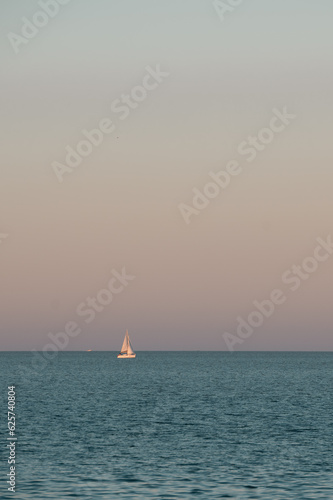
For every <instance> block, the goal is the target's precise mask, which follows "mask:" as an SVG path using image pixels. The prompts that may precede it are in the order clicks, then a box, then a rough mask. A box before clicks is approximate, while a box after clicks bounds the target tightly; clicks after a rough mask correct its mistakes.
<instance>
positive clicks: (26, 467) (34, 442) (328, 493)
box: [0, 352, 333, 500]
mask: <svg viewBox="0 0 333 500" xmlns="http://www.w3.org/2000/svg"><path fill="white" fill-rule="evenodd" d="M30 360H31V354H30V353H0V380H1V393H2V398H3V401H2V403H3V404H2V411H1V422H0V426H1V429H2V431H3V432H2V436H3V438H2V443H3V445H2V447H1V492H0V498H1V499H7V498H15V499H17V500H30V499H31V500H35V499H44V500H50V499H52V500H53V499H54V500H67V499H73V498H78V499H82V500H86V499H91V500H99V499H103V500H104V499H105V500H110V499H146V500H149V499H177V500H178V499H179V500H181V499H195V498H198V499H200V498H202V499H215V498H229V499H232V498H235V499H267V500H272V499H281V500H286V499H300V500H306V499H309V500H310V499H311V500H313V499H332V498H333V476H332V464H333V459H332V457H333V446H332V431H333V413H332V387H333V384H332V378H333V370H332V366H333V365H332V362H333V355H332V354H331V353H221V352H218V353H211V352H151V353H148V352H139V353H138V355H137V358H136V359H135V360H118V359H116V353H113V352H91V353H86V352H67V353H66V352H65V353H59V354H58V355H57V357H56V358H55V359H54V360H53V361H52V362H50V363H49V364H48V366H47V367H46V368H45V369H44V370H42V371H41V372H40V373H39V374H38V375H35V376H33V377H31V378H29V377H26V379H25V380H21V379H18V378H17V377H15V375H14V373H15V370H18V369H19V367H20V366H28V365H29V362H30ZM13 383H16V386H17V387H16V390H17V428H18V432H17V436H18V443H17V458H18V462H17V493H16V494H12V493H11V494H7V493H6V489H7V486H6V484H5V481H6V474H7V472H8V466H7V464H6V460H7V451H6V448H5V446H6V437H7V430H6V418H7V415H6V406H5V405H6V398H7V386H8V385H9V384H13ZM4 450H5V451H4Z"/></svg>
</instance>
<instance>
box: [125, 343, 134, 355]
mask: <svg viewBox="0 0 333 500" xmlns="http://www.w3.org/2000/svg"><path fill="white" fill-rule="evenodd" d="M127 354H134V352H133V349H132V346H131V342H128V347H127Z"/></svg>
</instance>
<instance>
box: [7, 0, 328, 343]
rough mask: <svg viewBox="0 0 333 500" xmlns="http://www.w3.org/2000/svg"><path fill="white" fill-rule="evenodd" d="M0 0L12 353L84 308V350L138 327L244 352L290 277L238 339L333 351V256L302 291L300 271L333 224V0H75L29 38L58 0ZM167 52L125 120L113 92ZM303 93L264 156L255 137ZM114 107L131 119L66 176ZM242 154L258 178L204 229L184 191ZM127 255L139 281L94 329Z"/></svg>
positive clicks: (139, 334)
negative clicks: (29, 25)
mask: <svg viewBox="0 0 333 500" xmlns="http://www.w3.org/2000/svg"><path fill="white" fill-rule="evenodd" d="M226 3H228V2H227V0H226ZM0 9H1V20H2V23H1V28H0V55H1V72H2V76H1V93H0V98H1V127H2V131H1V137H2V145H1V152H2V155H1V156H2V160H1V196H0V214H1V216H0V270H1V292H0V334H1V347H0V349H2V350H30V349H37V350H42V349H43V347H44V346H45V344H46V343H47V342H49V339H48V334H49V333H50V332H53V333H56V332H60V331H62V330H63V328H64V325H65V324H66V323H67V322H68V321H75V322H77V323H78V324H79V325H80V327H81V328H82V333H81V334H80V335H78V336H77V337H75V338H73V339H71V340H70V342H69V345H68V346H67V348H68V349H70V350H81V349H96V350H98V349H100V350H104V349H105V350H118V349H120V347H121V343H122V340H123V336H124V333H125V330H126V328H128V330H129V333H130V336H131V339H132V343H133V346H134V349H135V350H148V349H151V350H226V349H227V345H226V343H225V340H224V337H223V334H224V333H225V332H230V333H235V331H236V327H237V317H238V316H242V317H243V318H246V317H247V316H248V315H249V314H250V313H251V311H253V310H254V305H253V301H256V300H257V301H262V300H264V299H267V298H268V297H269V295H270V293H271V291H272V290H273V289H276V288H279V289H281V290H282V291H283V293H284V294H285V296H286V300H285V302H284V303H283V304H282V305H279V306H278V307H276V310H275V311H274V313H273V314H272V316H271V317H270V318H267V319H266V320H265V321H264V324H263V325H262V326H261V327H259V328H256V329H255V331H254V333H253V335H251V336H250V337H249V338H247V339H246V340H245V341H244V342H243V343H242V344H239V345H238V346H237V349H238V350H332V347H333V335H332V305H331V297H332V291H333V290H332V282H333V281H332V277H333V255H331V256H330V258H328V259H327V260H326V261H323V262H321V263H320V264H319V266H318V269H317V270H316V271H315V272H314V273H313V274H312V275H311V276H310V277H309V279H304V280H303V281H302V283H301V285H300V287H299V289H298V290H296V291H294V292H293V291H291V290H290V285H287V284H285V283H283V282H282V279H281V277H282V275H283V274H284V273H285V272H286V271H288V270H289V269H291V268H292V266H293V265H294V264H301V263H302V261H303V260H304V259H305V258H307V257H311V256H313V253H314V249H315V248H316V246H317V245H318V243H317V242H316V239H317V238H318V237H321V238H323V239H326V238H327V237H328V236H329V235H330V234H332V235H333V225H332V214H333V196H332V186H333V169H332V126H331V122H332V115H333V100H332V88H333V81H332V80H333V78H332V76H333V73H332V64H331V63H332V49H333V32H332V15H333V2H332V1H331V0H320V1H317V2H315V1H313V0H293V1H290V0H279V1H276V0H251V1H248V0H244V2H243V3H242V4H241V5H239V6H238V7H235V8H234V10H233V11H232V12H229V13H228V14H226V16H225V19H224V20H223V21H222V20H221V19H220V17H219V16H218V13H217V11H216V9H215V8H214V5H213V1H210V0H207V1H206V0H164V1H163V0H160V1H156V0H140V1H138V0H112V1H110V0H94V1H89V0H72V1H70V2H69V3H68V4H67V5H62V6H61V7H60V8H59V12H58V13H57V14H56V15H55V16H54V18H53V19H51V20H50V21H49V22H48V23H47V24H46V25H45V26H44V27H41V28H38V30H39V31H38V33H37V34H36V35H35V36H34V37H32V38H31V39H29V40H27V43H20V44H19V47H18V53H15V51H14V48H13V45H12V43H11V41H10V40H9V38H8V34H9V33H15V34H17V35H19V34H21V30H22V26H23V24H24V22H25V21H23V20H22V18H27V19H28V20H32V19H33V17H34V15H35V14H36V12H38V11H40V10H41V7H40V6H39V3H38V2H37V1H33V0H25V1H19V0H14V1H13V0H2V2H1V7H0ZM37 19H38V17H37ZM39 19H41V22H43V17H42V18H39ZM157 65H159V66H160V68H161V71H164V72H167V73H169V76H168V77H167V78H165V79H164V81H163V82H162V83H161V84H159V85H158V87H157V88H156V89H154V90H151V91H148V92H147V97H146V99H144V100H143V101H142V102H140V103H139V105H138V106H137V107H136V108H135V109H132V110H131V111H130V114H129V116H128V117H127V118H126V119H124V120H121V119H120V115H119V114H118V115H117V114H116V113H115V112H113V111H112V110H111V105H112V103H113V102H114V101H115V100H116V99H118V98H121V95H122V94H129V93H131V91H132V89H133V88H134V87H136V86H138V85H141V84H142V81H143V78H144V77H145V75H146V74H147V70H146V67H147V66H150V67H151V68H156V66H157ZM151 81H152V80H150V82H151ZM284 107H286V108H287V110H288V112H289V113H290V114H293V115H295V116H296V118H294V119H293V120H291V123H290V124H289V125H288V126H286V127H285V130H284V131H283V132H281V133H276V134H275V135H274V138H273V140H272V141H271V142H270V143H269V144H267V145H266V146H265V147H264V148H263V150H262V151H258V154H257V156H256V158H255V159H254V161H252V162H247V159H246V156H244V155H243V156H242V155H241V154H240V153H239V152H238V147H239V144H240V143H242V142H243V141H245V140H247V138H248V137H249V136H257V135H258V132H259V131H260V130H261V129H262V128H264V127H267V126H268V125H269V123H270V120H271V118H272V117H273V111H272V110H273V109H274V108H277V109H279V110H282V109H283V108H284ZM104 118H110V119H111V120H112V121H113V122H114V126H115V130H114V132H112V133H110V134H108V135H105V137H104V140H103V142H102V144H100V145H99V146H95V147H93V148H92V152H91V154H90V155H89V156H87V157H85V158H83V160H82V162H81V163H80V165H78V166H77V167H75V169H74V170H73V171H72V172H71V173H66V174H64V176H63V182H61V183H60V182H59V181H58V179H57V176H56V174H55V171H54V168H53V166H52V164H53V162H55V161H57V162H59V163H62V164H64V162H65V156H66V151H65V148H66V146H71V147H73V148H75V147H76V146H77V144H78V143H79V141H81V140H83V139H84V136H83V135H82V130H83V129H87V130H91V129H95V128H96V127H97V126H98V124H99V122H100V121H101V120H102V119H104ZM230 160H237V162H238V163H239V164H240V165H241V167H242V172H241V174H240V175H238V176H235V177H234V178H232V181H231V182H230V185H229V186H228V187H227V188H226V189H225V190H221V192H220V194H219V195H218V196H217V197H216V198H215V199H212V200H211V201H210V202H209V204H208V206H207V207H206V208H205V209H203V210H202V211H200V213H198V214H194V215H192V217H191V218H190V223H189V224H186V223H185V221H184V218H183V217H182V214H181V213H180V209H179V205H180V204H181V203H184V204H187V205H192V198H193V196H194V194H193V188H198V189H199V190H201V191H202V189H203V188H204V186H205V185H206V184H207V182H210V181H211V179H210V177H209V172H211V171H214V172H218V171H220V170H221V169H225V167H226V165H227V163H228V162H229V161H230ZM192 206H193V205H192ZM1 235H2V236H1ZM3 235H8V236H6V237H5V236H3ZM123 267H125V269H126V272H127V273H128V274H130V275H133V276H135V279H133V280H132V281H130V282H129V284H128V286H127V287H125V288H124V289H123V290H122V292H121V293H119V294H116V295H114V296H113V300H112V302H111V303H110V304H109V305H107V306H105V307H104V309H103V311H100V312H96V314H95V318H94V319H93V321H91V322H90V323H89V324H87V323H86V322H85V320H84V318H83V317H79V316H78V315H77V312H76V310H77V307H78V305H79V304H81V303H82V302H84V301H86V299H87V297H96V296H97V294H98V293H99V291H100V290H101V289H104V288H106V286H107V284H108V282H109V281H110V279H111V278H112V274H111V271H112V270H117V271H118V272H120V271H121V270H122V268H123Z"/></svg>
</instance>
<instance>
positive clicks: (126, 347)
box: [117, 330, 136, 358]
mask: <svg viewBox="0 0 333 500" xmlns="http://www.w3.org/2000/svg"><path fill="white" fill-rule="evenodd" d="M135 356H136V354H135V352H134V351H133V349H132V345H131V341H130V338H129V335H128V330H126V333H125V338H124V342H123V345H122V347H121V351H120V353H119V354H118V356H117V358H135Z"/></svg>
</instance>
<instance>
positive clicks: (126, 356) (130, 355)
mask: <svg viewBox="0 0 333 500" xmlns="http://www.w3.org/2000/svg"><path fill="white" fill-rule="evenodd" d="M135 356H136V354H118V356H117V358H119V359H121V358H124V359H125V358H135Z"/></svg>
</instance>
